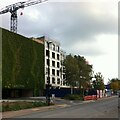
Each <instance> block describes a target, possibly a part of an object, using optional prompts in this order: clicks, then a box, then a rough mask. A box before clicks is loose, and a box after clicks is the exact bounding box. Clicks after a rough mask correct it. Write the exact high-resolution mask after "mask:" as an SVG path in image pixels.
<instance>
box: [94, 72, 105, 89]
mask: <svg viewBox="0 0 120 120" xmlns="http://www.w3.org/2000/svg"><path fill="white" fill-rule="evenodd" d="M94 77H95V80H94V81H93V86H94V88H95V89H96V90H104V89H105V85H104V78H103V76H102V74H101V73H100V72H98V73H96V75H95V76H94Z"/></svg>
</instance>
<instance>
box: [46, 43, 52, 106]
mask: <svg viewBox="0 0 120 120" xmlns="http://www.w3.org/2000/svg"><path fill="white" fill-rule="evenodd" d="M51 43H52V42H48V41H47V45H48V82H47V85H46V90H47V93H46V101H47V105H48V106H49V105H50V44H51Z"/></svg>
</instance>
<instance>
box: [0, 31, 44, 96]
mask: <svg viewBox="0 0 120 120" xmlns="http://www.w3.org/2000/svg"><path fill="white" fill-rule="evenodd" d="M2 66H3V68H2V89H8V90H10V89H17V90H21V89H22V90H26V89H30V90H32V94H33V95H32V96H40V94H39V93H40V92H39V91H40V90H43V89H44V45H43V44H40V43H38V42H36V41H33V40H32V39H29V38H26V37H24V36H21V35H18V34H16V33H12V32H10V31H7V30H4V29H2Z"/></svg>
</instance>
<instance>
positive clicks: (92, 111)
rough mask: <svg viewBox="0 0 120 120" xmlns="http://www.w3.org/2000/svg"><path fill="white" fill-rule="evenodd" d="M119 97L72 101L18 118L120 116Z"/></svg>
mask: <svg viewBox="0 0 120 120" xmlns="http://www.w3.org/2000/svg"><path fill="white" fill-rule="evenodd" d="M118 103H119V102H118V97H110V98H106V99H101V100H97V101H90V102H89V101H87V102H83V103H81V102H80V103H78V102H77V103H74V102H73V103H71V104H68V105H66V106H65V107H62V108H57V109H54V108H53V109H48V110H47V111H39V110H38V111H36V112H34V113H30V114H27V115H21V116H19V117H16V118H118Z"/></svg>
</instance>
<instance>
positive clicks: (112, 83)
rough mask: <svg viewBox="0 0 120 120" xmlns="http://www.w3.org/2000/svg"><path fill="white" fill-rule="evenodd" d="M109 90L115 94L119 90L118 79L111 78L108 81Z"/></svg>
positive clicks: (119, 83)
mask: <svg viewBox="0 0 120 120" xmlns="http://www.w3.org/2000/svg"><path fill="white" fill-rule="evenodd" d="M109 84H110V88H111V89H112V90H113V91H114V92H115V91H117V90H120V80H119V79H118V78H113V79H111V80H110V81H109Z"/></svg>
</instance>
